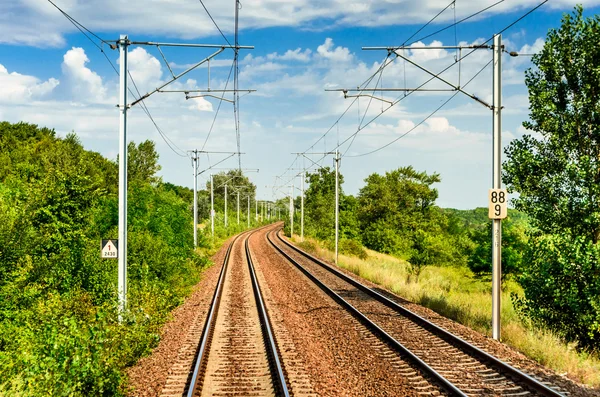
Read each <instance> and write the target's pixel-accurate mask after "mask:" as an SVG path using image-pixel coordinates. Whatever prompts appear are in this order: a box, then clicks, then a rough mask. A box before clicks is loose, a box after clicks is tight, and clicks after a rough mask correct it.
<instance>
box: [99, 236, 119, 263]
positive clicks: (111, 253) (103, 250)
mask: <svg viewBox="0 0 600 397" xmlns="http://www.w3.org/2000/svg"><path fill="white" fill-rule="evenodd" d="M100 257H101V258H108V259H118V258H119V240H102V245H101V246H100Z"/></svg>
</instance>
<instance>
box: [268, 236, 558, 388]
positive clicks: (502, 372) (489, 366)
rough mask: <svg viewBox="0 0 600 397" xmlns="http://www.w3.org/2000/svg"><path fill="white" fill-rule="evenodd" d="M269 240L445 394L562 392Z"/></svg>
mask: <svg viewBox="0 0 600 397" xmlns="http://www.w3.org/2000/svg"><path fill="white" fill-rule="evenodd" d="M272 235H273V232H270V233H268V235H267V239H268V241H269V242H270V244H271V245H272V246H273V247H274V248H275V249H276V250H277V251H278V252H279V253H281V254H282V255H283V256H284V257H285V258H286V259H287V260H288V261H289V262H291V263H292V264H293V265H295V266H296V267H297V268H298V269H299V270H300V271H302V272H303V273H304V274H305V275H306V276H307V277H308V278H309V279H311V280H312V281H313V282H315V283H316V284H317V285H318V286H319V288H321V289H322V290H323V291H325V292H326V293H327V294H328V295H329V296H331V297H332V298H333V299H334V300H335V301H336V302H338V303H339V304H340V305H341V306H343V307H344V308H345V309H346V310H348V311H350V312H351V313H352V315H353V316H354V317H355V318H357V319H358V320H359V321H361V322H362V323H363V324H365V325H366V326H367V327H368V328H369V329H370V330H371V331H372V332H374V333H375V334H377V335H378V336H379V338H380V339H381V340H382V341H384V342H385V343H386V344H388V345H389V346H391V347H392V348H394V349H395V350H396V351H398V352H399V353H400V355H401V356H402V357H403V358H405V359H407V360H408V361H410V362H411V363H412V364H413V365H414V366H416V367H418V368H419V370H420V371H421V372H422V373H423V374H424V375H425V376H426V377H427V378H429V379H432V380H433V382H434V383H437V385H438V386H439V387H440V389H441V390H442V391H443V392H444V393H445V394H449V395H456V396H534V395H540V396H547V397H558V396H565V395H567V394H568V393H564V392H561V391H560V390H557V388H553V387H552V386H550V385H548V384H546V383H544V382H543V381H541V380H539V379H536V378H534V377H532V376H530V375H527V374H525V373H524V372H522V371H520V370H518V369H516V368H514V367H512V366H510V365H508V364H506V363H504V362H502V361H500V360H498V359H497V358H495V357H493V356H491V355H489V354H488V353H486V352H485V351H483V350H481V349H479V348H478V347H476V346H474V345H471V344H469V343H468V342H466V341H465V340H463V339H461V338H459V337H458V336H455V335H453V334H451V333H450V332H448V331H446V330H445V329H443V328H440V327H438V326H437V325H435V324H432V323H431V322H429V321H427V320H426V319H424V318H422V317H420V316H419V315H417V314H415V313H413V312H410V311H409V310H407V309H406V308H404V307H402V306H401V305H399V304H397V303H396V302H394V301H392V300H390V299H388V298H386V297H384V296H383V295H381V294H379V293H377V292H375V291H373V290H372V289H370V288H368V287H366V286H364V285H362V284H360V283H358V282H357V281H356V280H354V279H353V278H350V277H348V276H347V275H345V274H344V273H342V272H340V271H338V270H337V269H335V268H333V267H331V266H330V265H328V264H326V263H324V262H322V261H320V260H319V259H317V258H314V257H312V256H311V255H310V254H307V253H305V252H303V251H302V250H300V249H298V248H297V247H295V246H293V245H291V244H290V243H289V242H287V241H286V240H285V239H283V238H282V237H281V236H280V235H279V233H277V234H276V238H273V236H272Z"/></svg>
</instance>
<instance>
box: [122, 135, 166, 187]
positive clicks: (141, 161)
mask: <svg viewBox="0 0 600 397" xmlns="http://www.w3.org/2000/svg"><path fill="white" fill-rule="evenodd" d="M127 158H128V162H127V173H128V174H127V178H128V180H129V181H130V182H133V183H135V182H142V183H156V182H158V181H159V180H160V179H159V178H158V177H157V176H156V173H157V172H158V171H160V165H159V164H158V153H157V152H156V145H155V143H154V142H152V141H150V140H146V141H144V142H141V143H140V144H138V145H137V146H136V144H135V142H129V144H128V145H127Z"/></svg>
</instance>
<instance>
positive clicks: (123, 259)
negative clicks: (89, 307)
mask: <svg viewBox="0 0 600 397" xmlns="http://www.w3.org/2000/svg"><path fill="white" fill-rule="evenodd" d="M128 45H129V39H128V37H127V35H121V39H120V40H119V63H120V66H121V72H120V74H119V76H120V87H119V88H120V92H119V110H120V112H119V259H118V262H119V271H118V273H119V274H118V292H119V321H121V320H122V316H123V313H125V310H126V309H127V46H128Z"/></svg>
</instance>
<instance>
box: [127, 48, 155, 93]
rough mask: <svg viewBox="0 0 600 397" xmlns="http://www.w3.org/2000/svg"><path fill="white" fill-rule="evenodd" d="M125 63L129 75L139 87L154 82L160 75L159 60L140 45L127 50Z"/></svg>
mask: <svg viewBox="0 0 600 397" xmlns="http://www.w3.org/2000/svg"><path fill="white" fill-rule="evenodd" d="M127 64H128V68H129V71H130V73H131V77H132V78H133V80H134V81H135V83H136V84H137V85H138V87H139V88H142V87H146V86H147V85H148V84H156V83H157V82H158V81H160V78H161V77H162V67H161V64H160V61H159V60H158V59H156V58H155V57H154V56H152V55H151V54H149V53H148V52H147V51H146V50H145V49H144V48H142V47H136V48H134V49H133V50H132V51H129V54H128V55H127ZM146 88H147V87H146Z"/></svg>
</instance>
